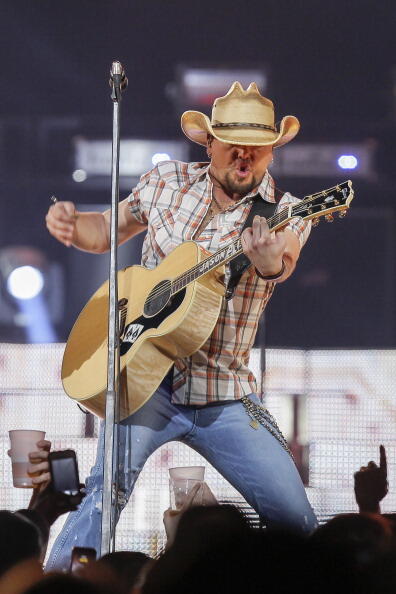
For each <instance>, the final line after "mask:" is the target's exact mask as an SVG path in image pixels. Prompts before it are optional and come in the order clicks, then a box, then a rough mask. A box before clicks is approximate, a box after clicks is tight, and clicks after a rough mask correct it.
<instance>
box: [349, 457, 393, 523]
mask: <svg viewBox="0 0 396 594" xmlns="http://www.w3.org/2000/svg"><path fill="white" fill-rule="evenodd" d="M379 450H380V462H379V466H377V464H376V463H375V462H373V461H372V460H371V461H370V462H369V463H368V464H367V466H362V467H361V468H360V470H358V471H357V472H355V474H354V479H355V497H356V502H357V504H358V506H359V511H360V512H369V513H381V509H380V501H381V500H382V499H383V498H384V497H385V495H386V494H387V493H388V470H387V463H386V452H385V448H384V446H383V445H380V447H379Z"/></svg>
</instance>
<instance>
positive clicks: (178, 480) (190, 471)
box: [169, 466, 205, 509]
mask: <svg viewBox="0 0 396 594" xmlns="http://www.w3.org/2000/svg"><path fill="white" fill-rule="evenodd" d="M169 476H170V479H169V495H170V506H171V508H172V509H181V508H182V507H183V504H184V502H185V500H186V498H187V496H188V495H189V493H190V491H191V490H192V489H193V488H194V487H195V485H197V484H201V485H202V482H203V480H204V476H205V466H179V467H177V468H170V469H169ZM200 496H201V498H202V490H200V491H198V492H197V494H196V495H195V496H194V503H195V504H196V505H197V504H198V505H199V503H200V502H199V497H200Z"/></svg>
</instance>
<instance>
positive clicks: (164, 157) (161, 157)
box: [151, 153, 170, 165]
mask: <svg viewBox="0 0 396 594" xmlns="http://www.w3.org/2000/svg"><path fill="white" fill-rule="evenodd" d="M160 161H170V156H169V155H168V153H155V154H154V155H153V156H152V157H151V162H152V164H153V165H157V163H159V162H160Z"/></svg>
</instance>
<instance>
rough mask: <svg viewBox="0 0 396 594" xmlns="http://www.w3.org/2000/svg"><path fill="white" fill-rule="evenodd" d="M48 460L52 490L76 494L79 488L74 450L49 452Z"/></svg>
mask: <svg viewBox="0 0 396 594" xmlns="http://www.w3.org/2000/svg"><path fill="white" fill-rule="evenodd" d="M48 462H49V468H50V473H51V479H52V487H53V489H54V491H57V492H60V493H65V494H66V495H76V494H77V493H78V492H79V490H80V480H79V476H78V466H77V458H76V452H75V451H74V450H62V451H60V452H50V453H49V454H48Z"/></svg>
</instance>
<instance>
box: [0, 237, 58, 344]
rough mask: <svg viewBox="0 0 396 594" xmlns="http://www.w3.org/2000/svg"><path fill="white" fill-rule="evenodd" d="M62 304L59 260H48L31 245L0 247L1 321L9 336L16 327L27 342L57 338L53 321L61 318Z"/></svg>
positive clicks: (49, 340)
mask: <svg viewBox="0 0 396 594" xmlns="http://www.w3.org/2000/svg"><path fill="white" fill-rule="evenodd" d="M63 304H64V283H63V273H62V270H61V268H60V266H59V265H58V264H56V263H50V262H48V260H47V258H46V256H45V254H44V253H43V252H42V251H40V250H38V249H36V248H34V247H32V246H9V247H6V248H3V249H2V250H0V325H1V326H4V328H5V329H7V328H8V334H9V335H10V336H11V335H12V336H14V334H15V332H16V330H15V328H19V329H23V332H24V339H25V341H27V342H32V343H34V342H54V341H56V339H57V336H56V331H55V328H54V323H56V322H59V321H60V320H61V319H62V315H63V309H64V308H63ZM6 332H7V330H6ZM21 338H22V337H21ZM18 340H20V339H18Z"/></svg>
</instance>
